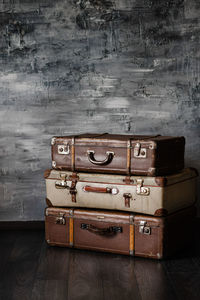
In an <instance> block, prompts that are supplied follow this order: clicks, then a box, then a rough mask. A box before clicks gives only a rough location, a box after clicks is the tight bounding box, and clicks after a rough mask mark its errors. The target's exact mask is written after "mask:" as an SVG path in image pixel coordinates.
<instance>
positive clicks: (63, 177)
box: [55, 174, 70, 189]
mask: <svg viewBox="0 0 200 300" xmlns="http://www.w3.org/2000/svg"><path fill="white" fill-rule="evenodd" d="M60 177H61V180H60V181H56V182H55V187H56V189H70V187H69V186H68V185H67V182H66V177H67V176H66V175H65V174H60Z"/></svg>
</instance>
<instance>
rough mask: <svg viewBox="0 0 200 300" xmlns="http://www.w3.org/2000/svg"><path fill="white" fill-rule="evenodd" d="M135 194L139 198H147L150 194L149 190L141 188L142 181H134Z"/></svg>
mask: <svg viewBox="0 0 200 300" xmlns="http://www.w3.org/2000/svg"><path fill="white" fill-rule="evenodd" d="M136 182H137V186H136V194H137V195H141V196H148V195H149V194H150V188H148V187H144V186H143V179H141V178H139V179H136Z"/></svg>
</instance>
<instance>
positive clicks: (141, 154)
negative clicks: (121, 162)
mask: <svg viewBox="0 0 200 300" xmlns="http://www.w3.org/2000/svg"><path fill="white" fill-rule="evenodd" d="M133 156H134V157H137V158H146V157H147V149H146V148H141V144H140V143H136V144H135V147H134V151H133Z"/></svg>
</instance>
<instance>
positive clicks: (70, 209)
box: [45, 133, 198, 259]
mask: <svg viewBox="0 0 200 300" xmlns="http://www.w3.org/2000/svg"><path fill="white" fill-rule="evenodd" d="M51 145H52V169H51V170H46V171H45V179H46V191H47V196H46V202H47V206H48V207H47V208H46V210H45V231H46V241H47V243H48V244H50V245H58V246H65V247H74V248H80V249H90V250H96V251H106V252H113V253H119V254H127V255H135V256H142V257H150V258H156V259H161V258H164V257H167V256H169V255H172V254H173V253H174V252H175V251H180V250H181V249H184V248H185V247H186V246H188V245H189V244H190V243H192V241H193V234H192V233H193V232H194V230H193V224H194V217H195V214H196V210H195V206H194V203H195V201H196V197H197V194H196V179H197V176H198V174H197V171H196V170H195V169H194V168H184V148H185V139H184V137H169V136H160V135H157V136H139V135H113V134H107V133H105V134H83V135H78V136H65V137H53V138H52V141H51Z"/></svg>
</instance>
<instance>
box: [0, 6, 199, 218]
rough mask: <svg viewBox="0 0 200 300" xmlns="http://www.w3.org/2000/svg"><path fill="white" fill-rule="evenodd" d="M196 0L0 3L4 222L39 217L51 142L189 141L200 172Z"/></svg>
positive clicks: (0, 205)
mask: <svg viewBox="0 0 200 300" xmlns="http://www.w3.org/2000/svg"><path fill="white" fill-rule="evenodd" d="M199 16H200V2H199V1H198V0H185V1H183V0H153V1H150V0H87V1H86V0H65V1H64V0H60V1H59V0H54V1H50V0H34V1H30V0H4V1H3V0H1V2H0V129H1V130H0V144H1V147H0V172H1V184H0V220H40V219H42V218H43V209H44V207H45V203H44V198H45V185H44V180H43V171H44V170H45V169H46V168H49V167H50V138H51V136H53V135H64V134H73V133H82V132H108V131H109V132H111V133H137V134H152V133H153V134H154V133H160V134H169V135H184V136H185V137H186V139H187V145H186V165H190V166H194V167H197V168H198V169H200V154H199V153H200V151H199V147H200V140H199V134H200V126H199V121H200V109H199V107H200V63H199V62H200V50H199V49H200V40H199V39H200V18H199Z"/></svg>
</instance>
